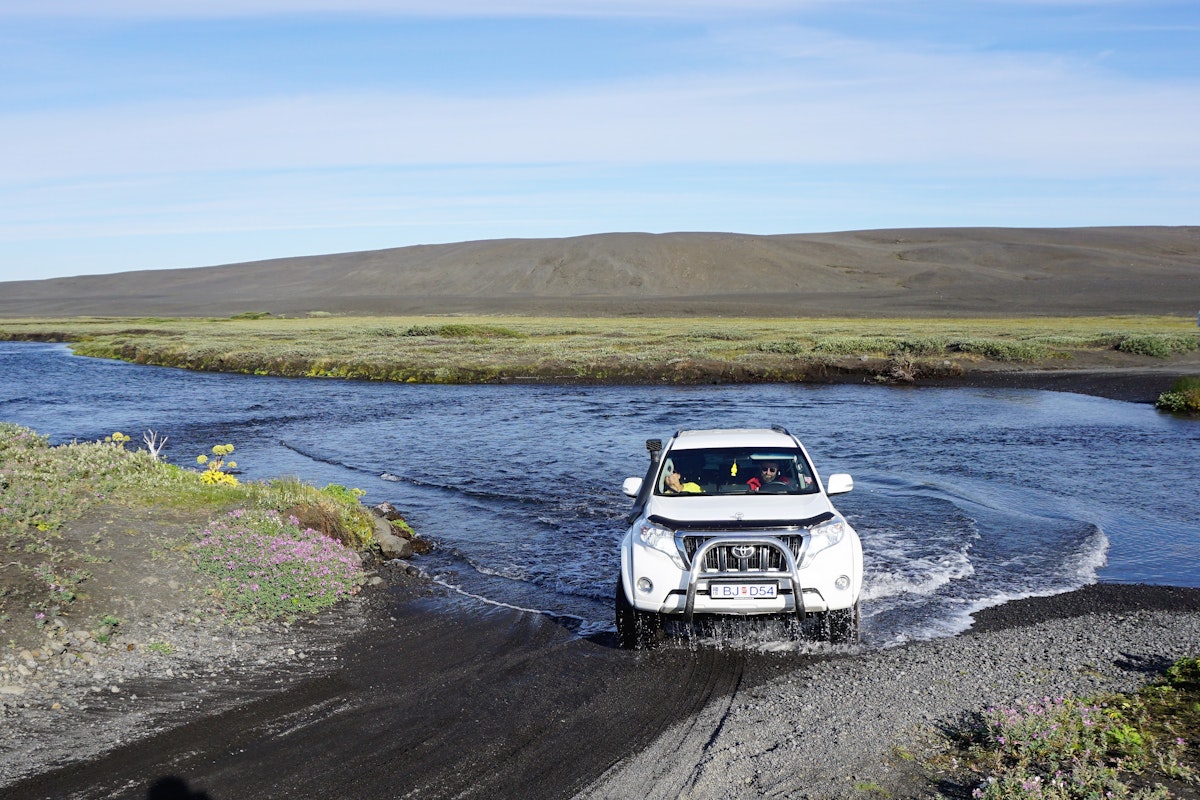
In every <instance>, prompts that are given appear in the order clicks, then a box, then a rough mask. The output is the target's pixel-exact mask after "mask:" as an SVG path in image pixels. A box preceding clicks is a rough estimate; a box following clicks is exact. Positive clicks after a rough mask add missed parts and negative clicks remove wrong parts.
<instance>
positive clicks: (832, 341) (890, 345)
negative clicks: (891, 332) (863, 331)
mask: <svg viewBox="0 0 1200 800" xmlns="http://www.w3.org/2000/svg"><path fill="white" fill-rule="evenodd" d="M812 349H813V352H814V353H829V354H830V355H842V356H852V355H859V354H863V353H881V354H886V353H893V352H896V351H897V350H898V349H899V340H898V339H894V338H892V337H890V336H827V337H824V338H822V339H820V340H819V341H818V342H817V343H816V344H815V345H813V348H812Z"/></svg>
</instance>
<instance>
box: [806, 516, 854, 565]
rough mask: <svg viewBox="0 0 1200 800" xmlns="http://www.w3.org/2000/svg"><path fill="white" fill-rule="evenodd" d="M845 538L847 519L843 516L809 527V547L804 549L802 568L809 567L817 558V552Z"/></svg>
mask: <svg viewBox="0 0 1200 800" xmlns="http://www.w3.org/2000/svg"><path fill="white" fill-rule="evenodd" d="M844 538H846V520H844V519H842V518H841V517H834V518H833V519H831V520H829V521H828V522H824V523H822V524H820V525H815V526H813V527H812V528H809V529H808V548H807V549H806V550H805V551H804V560H803V561H801V562H800V568H801V569H803V568H804V567H807V566H808V565H809V564H811V563H812V560H813V559H814V558H816V556H817V553H820V552H821V551H822V550H828V549H829V548H831V547H833V546H834V545H835V544H837V543H838V542H840V541H842V539H844Z"/></svg>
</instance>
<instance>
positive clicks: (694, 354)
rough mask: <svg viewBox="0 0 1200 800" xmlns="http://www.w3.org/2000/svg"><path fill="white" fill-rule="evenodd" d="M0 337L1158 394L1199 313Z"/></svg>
mask: <svg viewBox="0 0 1200 800" xmlns="http://www.w3.org/2000/svg"><path fill="white" fill-rule="evenodd" d="M0 339H10V340H19V341H48V342H70V343H71V348H72V350H73V352H75V353H77V354H79V355H86V356H94V357H100V358H115V359H121V360H125V361H130V362H133V363H138V364H147V365H155V366H166V367H179V368H184V369H191V370H199V371H212V372H232V373H244V374H254V375H271V376H279V377H314V378H324V377H332V378H348V379H355V380H370V381H386V382H402V383H523V382H541V383H587V384H649V385H662V384H666V385H700V384H728V383H783V382H787V383H812V384H821V383H845V382H866V383H880V384H890V385H925V384H933V385H947V386H964V385H1014V386H1021V387H1022V388H1039V383H1040V384H1042V385H1047V386H1053V387H1055V388H1057V387H1071V386H1076V385H1085V384H1086V383H1088V382H1090V383H1092V384H1094V385H1095V386H1097V387H1107V386H1113V385H1114V384H1115V375H1117V374H1125V375H1129V374H1131V373H1136V374H1138V376H1139V377H1138V378H1137V379H1135V380H1138V381H1143V382H1144V385H1149V384H1150V383H1153V384H1154V386H1153V388H1154V389H1157V390H1158V392H1159V393H1161V392H1162V391H1165V390H1166V389H1167V388H1169V387H1170V385H1171V383H1172V380H1173V379H1174V378H1177V377H1179V376H1182V375H1192V374H1197V373H1200V337H1198V336H1197V334H1196V327H1195V321H1194V319H1190V318H1189V319H1185V318H1181V317H1146V316H1143V317H1132V316H1131V317H1035V318H963V319H918V318H884V317H880V318H870V319H849V318H805V319H799V318H793V319H762V318H721V317H707V318H706V317H688V318H637V319H627V318H616V319H614V318H587V317H505V316H490V317H488V316H478V317H332V316H328V315H327V316H322V317H314V318H299V319H297V318H277V317H270V316H269V315H266V316H261V317H260V316H257V315H249V316H241V317H238V318H233V319H193V318H188V319H145V318H142V319H81V318H74V319H61V320H0ZM1108 373H1112V374H1113V376H1108ZM1133 389H1134V387H1133V384H1132V383H1130V384H1128V385H1127V386H1126V387H1125V388H1124V389H1122V399H1126V398H1127V397H1128V396H1129V394H1130V393H1131V392H1132V391H1133ZM1064 390H1068V391H1070V390H1072V389H1070V388H1066V389H1064ZM1156 398H1157V394H1155V395H1154V396H1150V397H1146V396H1138V398H1137V399H1138V400H1139V401H1142V400H1148V401H1150V402H1153V401H1154V400H1155V399H1156Z"/></svg>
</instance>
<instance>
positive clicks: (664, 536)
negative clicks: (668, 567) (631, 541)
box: [638, 521, 684, 569]
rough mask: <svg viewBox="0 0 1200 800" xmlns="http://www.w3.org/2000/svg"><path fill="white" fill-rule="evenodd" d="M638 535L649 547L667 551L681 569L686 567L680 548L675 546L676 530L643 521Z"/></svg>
mask: <svg viewBox="0 0 1200 800" xmlns="http://www.w3.org/2000/svg"><path fill="white" fill-rule="evenodd" d="M638 536H639V537H641V540H642V543H643V544H645V545H646V546H647V547H652V548H654V549H655V550H658V551H660V552H663V553H666V554H667V555H669V556H670V557H671V560H672V561H674V562H675V566H677V567H679V568H680V569H683V568H684V566H683V558H682V557H680V555H679V548H678V547H676V546H675V531H672V530H668V529H667V528H663V527H660V526H658V525H655V524H654V523H653V522H646V521H643V522H642V524H641V525H639V526H638Z"/></svg>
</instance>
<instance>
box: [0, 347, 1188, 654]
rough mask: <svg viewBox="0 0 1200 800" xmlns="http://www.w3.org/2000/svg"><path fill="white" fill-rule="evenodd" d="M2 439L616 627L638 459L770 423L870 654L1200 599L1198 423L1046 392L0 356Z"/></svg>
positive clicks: (481, 593)
mask: <svg viewBox="0 0 1200 800" xmlns="http://www.w3.org/2000/svg"><path fill="white" fill-rule="evenodd" d="M0 376H2V377H0V420H3V421H8V422H15V423H18V424H21V425H25V426H28V427H30V428H33V429H34V430H36V431H38V432H39V433H42V434H44V435H47V436H49V437H50V440H51V442H52V443H54V444H59V443H62V442H68V441H71V440H80V441H89V440H96V439H101V438H103V437H104V436H106V435H107V434H110V433H112V432H114V431H122V432H124V433H126V434H129V435H131V436H132V437H133V442H132V443H131V445H130V446H135V445H137V444H139V443H140V439H141V434H142V432H143V431H146V430H148V429H154V430H156V431H157V432H158V433H159V434H161V435H166V436H169V437H170V438H169V442H168V444H167V447H166V449H165V450H164V457H165V458H167V460H170V461H172V462H174V463H177V464H179V465H181V466H188V467H194V466H195V464H196V456H197V455H199V454H201V453H206V452H208V451H209V450H210V448H211V447H212V446H213V445H214V444H225V443H230V444H233V445H234V446H235V447H236V448H237V450H236V452H235V454H234V456H233V458H234V459H235V460H236V461H237V463H238V465H239V469H240V471H241V474H242V477H243V478H244V479H245V478H248V479H267V478H272V477H277V476H283V475H296V476H298V477H300V478H302V479H304V480H306V481H309V482H313V483H317V484H319V485H323V484H325V483H338V484H342V485H346V486H353V487H357V488H361V489H363V490H365V491H366V496H365V498H364V502H367V503H372V504H373V503H378V502H382V501H388V502H391V503H392V504H393V505H395V506H396V507H397V508H398V509H400V510H401V511H402V512H403V513H404V514H405V517H406V518H407V519H408V520H409V522H410V523H411V524H412V525H413V526H414V527H415V528H416V529H417V530H418V531H419V532H420V533H421V534H423V535H425V536H428V537H430V538H431V539H433V540H434V541H436V542H437V544H438V548H437V549H436V551H435V552H434V554H432V555H431V556H427V557H425V558H424V559H423V560H422V561H421V564H422V566H423V567H424V569H425V570H426V571H427V572H429V573H430V574H431V575H433V576H435V578H436V579H437V580H439V581H440V582H442V583H444V584H446V585H447V586H449V587H452V588H453V589H454V590H456V591H458V592H460V593H461V594H462V595H463V597H464V598H467V599H464V602H468V603H474V602H484V603H495V604H500V605H510V606H514V607H517V608H524V609H530V610H534V611H539V612H545V613H549V614H552V615H554V616H555V617H556V618H558V619H560V620H566V621H568V622H569V623H570V624H571V626H572V627H574V628H575V629H577V630H578V631H579V632H580V633H581V634H587V633H589V632H595V631H598V630H604V629H608V628H611V625H612V590H613V584H614V580H615V574H616V567H617V562H618V553H617V542H618V541H619V539H620V537H621V535H622V533H623V531H624V527H625V525H624V522H623V518H624V516H625V514H626V512H627V511H628V508H629V506H630V500H629V499H628V498H626V497H625V496H624V495H622V494H621V491H620V485H621V480H622V479H623V478H625V477H626V476H630V475H641V474H642V473H643V472H644V470H645V466H646V463H647V455H646V452H645V449H644V442H645V440H646V439H647V438H663V439H666V438H668V437H669V436H670V435H671V433H673V432H674V431H675V430H676V429H678V428H686V427H757V426H766V425H772V424H781V425H784V426H786V427H787V428H788V429H790V430H791V431H792V432H793V433H796V434H797V435H798V436H799V437H800V439H801V440H802V441H803V442H804V443H805V445H806V447H807V448H808V450H809V452H810V454H811V455H812V457H813V460H814V462H815V464H816V467H817V469H818V470H819V471H820V472H821V474H822V475H823V476H828V475H829V474H831V473H834V472H849V473H851V474H852V475H853V476H854V480H855V489H854V491H853V492H851V493H850V494H848V495H842V496H839V497H838V498H837V505H838V507H839V509H840V510H841V511H842V512H843V513H844V514H845V515H846V516H847V518H848V519H849V520H850V522H851V524H853V525H854V526H855V528H856V529H857V530H858V532H859V534H860V536H861V537H862V541H863V549H864V557H865V560H866V577H865V581H864V587H865V588H864V592H865V593H864V603H863V636H864V640H865V641H866V642H868V643H869V644H873V645H876V646H888V645H892V644H899V643H902V642H904V641H908V640H911V639H922V638H930V637H936V636H945V635H951V634H954V633H956V632H959V631H962V630H964V629H965V628H967V627H969V625H970V623H971V617H970V614H971V613H972V612H973V611H975V610H977V609H979V608H983V607H986V606H989V605H995V604H997V603H1001V602H1004V601H1005V600H1009V599H1013V598H1019V597H1027V596H1031V595H1041V594H1052V593H1057V592H1061V591H1066V590H1069V589H1073V588H1077V587H1079V586H1082V585H1084V584H1088V583H1092V582H1095V581H1097V580H1101V581H1110V582H1145V583H1158V584H1169V585H1178V586H1193V587H1195V586H1200V523H1198V521H1197V517H1196V508H1197V504H1196V496H1197V495H1196V492H1197V487H1200V460H1198V459H1197V458H1196V454H1197V453H1198V452H1200V424H1197V423H1196V422H1194V421H1190V420H1185V419H1179V418H1176V417H1172V416H1170V415H1167V414H1164V413H1161V412H1158V411H1155V410H1154V409H1153V408H1151V407H1149V406H1146V405H1141V404H1134V403H1125V402H1119V401H1115V400H1107V399H1102V398H1095V397H1088V396H1083V395H1076V394H1068V393H1061V392H1045V391H1030V390H1015V389H1014V390H1004V389H986V390H985V389H968V388H953V389H932V388H921V389H911V388H895V387H883V386H868V385H861V386H860V385H836V386H810V385H761V386H704V387H668V386H653V387H652V386H564V385H504V386H490V385H489V386H435V385H400V384H384V383H368V382H353V381H342V380H322V379H281V378H267V377H255V376H242V375H221V374H210V373H196V372H188V371H184V370H177V369H168V368H159V367H145V366H137V365H131V364H126V363H123V362H118V361H109V360H103V359H88V358H80V357H77V356H74V355H72V354H71V353H70V351H69V350H68V349H67V347H66V346H65V345H55V344H29V343H0Z"/></svg>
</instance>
